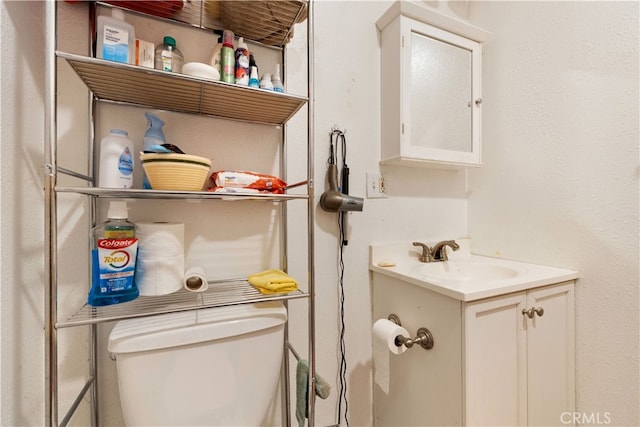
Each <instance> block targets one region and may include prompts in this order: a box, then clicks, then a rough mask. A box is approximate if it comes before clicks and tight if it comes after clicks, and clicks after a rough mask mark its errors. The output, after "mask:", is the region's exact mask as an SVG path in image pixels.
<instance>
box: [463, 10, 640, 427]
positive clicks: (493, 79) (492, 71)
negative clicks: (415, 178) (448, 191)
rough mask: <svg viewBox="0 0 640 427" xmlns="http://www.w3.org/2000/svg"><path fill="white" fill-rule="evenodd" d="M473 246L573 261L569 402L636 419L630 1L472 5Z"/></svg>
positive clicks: (634, 79)
mask: <svg viewBox="0 0 640 427" xmlns="http://www.w3.org/2000/svg"><path fill="white" fill-rule="evenodd" d="M470 19H471V21H472V22H473V23H474V24H476V25H478V26H481V27H483V28H485V29H487V30H489V31H491V32H493V38H492V39H491V40H490V41H489V42H488V43H487V44H486V46H485V50H484V69H483V72H484V86H483V88H484V96H483V98H484V100H485V101H486V102H484V103H483V104H482V105H483V108H484V117H483V121H484V122H483V123H484V132H483V137H484V139H483V144H484V145H483V149H484V161H485V163H486V166H485V167H484V168H482V169H480V170H477V171H474V172H473V173H472V174H471V175H470V196H469V230H470V237H471V238H472V239H473V242H474V248H475V250H476V251H477V252H481V253H484V254H487V255H500V256H503V257H505V258H514V259H520V260H524V261H530V262H536V263H541V264H549V265H555V266H560V267H568V268H573V269H576V270H578V271H579V272H580V279H579V280H578V283H577V287H576V301H575V302H576V328H577V331H576V332H577V336H576V358H577V360H576V389H577V396H576V397H577V398H576V406H577V410H578V411H580V412H585V413H587V414H591V413H600V419H601V420H603V419H604V413H605V412H609V413H610V419H611V423H612V424H613V425H638V424H640V418H639V407H638V402H639V396H638V391H639V384H638V378H639V372H638V367H639V363H638V328H639V324H640V322H639V318H638V288H639V283H638V268H639V267H638V259H639V258H638V255H639V254H638V249H639V240H638V140H639V134H638V116H639V115H638V100H639V98H638V95H639V93H638V91H639V89H638V88H639V86H638V85H639V81H638V75H639V71H638V63H639V61H638V3H637V2H495V3H491V2H473V3H471V4H470Z"/></svg>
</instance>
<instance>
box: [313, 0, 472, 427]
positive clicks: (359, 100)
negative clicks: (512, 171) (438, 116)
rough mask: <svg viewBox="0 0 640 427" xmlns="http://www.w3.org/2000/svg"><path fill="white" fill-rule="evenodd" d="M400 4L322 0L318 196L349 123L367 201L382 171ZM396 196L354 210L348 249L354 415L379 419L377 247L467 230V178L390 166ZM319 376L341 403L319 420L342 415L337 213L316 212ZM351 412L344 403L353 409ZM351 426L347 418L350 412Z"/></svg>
mask: <svg viewBox="0 0 640 427" xmlns="http://www.w3.org/2000/svg"><path fill="white" fill-rule="evenodd" d="M390 5H391V3H390V2H378V1H374V2H362V1H320V2H318V3H317V5H316V21H315V22H316V25H315V67H314V71H315V77H316V79H315V108H316V114H315V165H316V197H319V196H320V194H321V193H322V191H324V189H325V188H326V185H325V173H326V168H325V164H326V159H327V157H328V155H329V132H330V131H331V128H332V126H333V125H335V124H337V125H338V126H339V127H340V128H345V129H346V130H347V132H346V138H347V146H348V154H347V160H348V164H349V168H350V172H351V180H350V193H351V194H353V195H356V196H362V197H364V196H365V194H366V191H365V174H366V172H367V171H370V170H373V171H376V170H379V167H378V161H379V158H380V128H379V122H380V113H379V111H380V71H379V67H380V65H379V61H380V51H379V45H378V33H377V30H376V27H375V21H376V20H377V19H378V18H379V17H380V16H381V15H382V14H383V13H384V12H385V11H386V10H387V9H388V7H389V6H390ZM383 173H384V174H385V177H386V186H387V191H388V193H389V198H387V199H365V203H364V211H363V212H361V213H359V212H354V213H352V214H350V215H349V220H348V221H349V225H350V230H349V232H350V236H349V244H348V245H347V246H346V247H345V249H344V260H345V275H344V293H345V307H346V309H345V311H346V318H345V324H346V333H345V342H346V353H347V366H348V372H347V378H348V389H347V391H348V393H347V394H348V400H349V413H348V418H349V422H350V424H351V425H356V426H364V425H371V377H370V375H371V334H370V331H371V324H372V323H371V306H370V305H371V300H370V289H369V272H368V245H369V243H370V242H372V241H380V240H411V239H418V240H419V239H424V238H426V237H431V236H433V237H434V238H438V237H447V238H457V237H463V236H466V233H467V230H466V222H467V218H466V192H465V190H466V189H465V174H464V173H458V172H455V171H435V170H432V171H429V170H423V169H418V168H414V169H403V168H398V167H387V168H385V169H384V170H383ZM316 223H317V227H316V294H317V312H318V315H317V322H316V323H317V324H316V329H317V341H318V349H319V351H318V352H317V359H318V360H317V362H318V366H317V369H318V372H319V373H320V374H321V375H323V376H324V377H329V379H330V380H333V385H335V387H334V392H332V396H331V401H327V402H325V401H322V400H319V399H318V400H317V410H318V418H317V420H316V421H317V425H329V424H332V423H333V422H335V421H336V419H337V418H336V416H335V408H336V406H335V404H334V401H335V399H336V397H337V394H338V383H337V372H338V366H339V365H338V356H339V355H338V351H337V344H338V339H339V336H338V332H339V331H338V321H337V319H338V305H339V303H338V301H339V300H338V275H337V271H338V270H337V246H338V240H337V234H338V228H337V216H336V214H331V213H326V212H324V211H321V210H319V209H318V210H316ZM343 408H344V405H343ZM342 420H343V422H344V417H342Z"/></svg>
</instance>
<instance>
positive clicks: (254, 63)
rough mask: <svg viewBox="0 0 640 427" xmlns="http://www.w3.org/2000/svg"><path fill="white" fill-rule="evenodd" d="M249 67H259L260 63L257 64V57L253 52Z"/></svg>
mask: <svg viewBox="0 0 640 427" xmlns="http://www.w3.org/2000/svg"><path fill="white" fill-rule="evenodd" d="M249 67H256V69H257V68H258V64H256V59H255V58H254V57H253V53H250V54H249Z"/></svg>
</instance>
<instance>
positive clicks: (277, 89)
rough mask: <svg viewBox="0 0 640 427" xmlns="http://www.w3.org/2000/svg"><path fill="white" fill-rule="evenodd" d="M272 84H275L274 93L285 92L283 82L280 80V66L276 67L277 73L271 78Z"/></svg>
mask: <svg viewBox="0 0 640 427" xmlns="http://www.w3.org/2000/svg"><path fill="white" fill-rule="evenodd" d="M271 83H273V91H274V92H280V93H283V92H284V87H283V86H282V80H281V79H280V64H277V65H276V72H275V74H274V75H273V76H272V77H271Z"/></svg>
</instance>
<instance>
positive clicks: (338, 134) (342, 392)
mask: <svg viewBox="0 0 640 427" xmlns="http://www.w3.org/2000/svg"><path fill="white" fill-rule="evenodd" d="M334 137H335V145H334ZM339 143H341V145H342V172H341V179H340V188H339V191H340V192H342V193H343V194H348V191H349V168H348V166H347V162H346V157H347V146H346V138H345V136H344V132H343V131H341V130H333V131H332V132H331V134H330V153H329V160H328V163H329V164H336V163H337V160H338V159H337V151H338V147H337V145H338V144H339ZM345 214H346V212H339V213H338V229H339V231H340V233H339V234H340V235H339V243H340V248H339V288H340V300H339V303H340V367H339V382H340V387H339V394H338V425H342V423H341V421H342V403H343V402H344V422H345V424H346V425H347V427H348V426H349V418H348V412H349V402H348V401H347V349H346V343H345V313H344V300H345V298H344V247H345V245H346V244H347V238H346V230H345V226H346V222H345V216H344V215H345Z"/></svg>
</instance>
